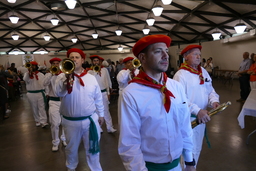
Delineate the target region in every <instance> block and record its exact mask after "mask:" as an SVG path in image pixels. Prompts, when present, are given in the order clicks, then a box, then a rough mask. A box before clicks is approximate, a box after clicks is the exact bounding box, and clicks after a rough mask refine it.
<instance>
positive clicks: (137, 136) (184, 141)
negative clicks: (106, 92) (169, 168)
mask: <svg viewBox="0 0 256 171" xmlns="http://www.w3.org/2000/svg"><path fill="white" fill-rule="evenodd" d="M166 87H167V89H168V90H170V91H171V92H172V93H173V95H174V96H175V98H173V97H171V108H170V111H169V112H168V113H167V112H166V110H165V108H164V104H163V95H162V93H161V92H160V90H159V89H155V88H151V87H148V86H144V85H141V84H137V83H131V84H129V85H128V86H127V87H126V88H125V89H124V90H123V93H122V95H121V124H120V138H119V148H118V151H119V155H120V157H121V158H122V160H123V163H124V166H125V168H126V170H130V171H138V170H139V171H146V170H147V168H146V167H145V161H148V162H153V163H166V162H171V161H173V160H175V159H177V158H179V157H180V156H181V154H182V151H183V150H184V159H185V161H192V160H193V156H192V148H193V143H192V134H193V133H192V128H191V122H190V113H189V108H188V103H187V98H186V95H185V92H184V89H183V87H182V85H181V84H180V83H178V82H177V81H174V80H171V79H169V78H168V80H167V84H166Z"/></svg>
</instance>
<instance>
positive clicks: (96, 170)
mask: <svg viewBox="0 0 256 171" xmlns="http://www.w3.org/2000/svg"><path fill="white" fill-rule="evenodd" d="M91 118H92V119H93V120H94V122H95V125H96V127H97V132H98V137H99V141H100V125H99V122H98V118H99V117H98V115H97V114H96V113H95V114H93V115H92V116H91ZM90 123H91V122H90V120H89V119H85V120H82V121H70V120H66V119H65V118H63V119H62V125H63V127H64V132H65V135H66V139H67V146H66V148H65V152H66V166H67V168H69V169H75V168H76V167H77V165H78V148H79V145H80V142H81V141H83V145H84V148H85V151H86V152H85V155H86V160H87V163H88V166H89V168H90V169H91V171H102V168H101V165H100V158H99V156H100V153H97V154H91V153H89V127H90Z"/></svg>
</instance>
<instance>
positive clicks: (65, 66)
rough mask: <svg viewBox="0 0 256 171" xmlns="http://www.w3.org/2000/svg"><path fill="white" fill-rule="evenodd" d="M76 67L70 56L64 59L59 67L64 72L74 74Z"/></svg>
mask: <svg viewBox="0 0 256 171" xmlns="http://www.w3.org/2000/svg"><path fill="white" fill-rule="evenodd" d="M75 67H76V65H75V63H74V62H73V61H72V60H71V59H69V58H65V59H63V60H62V61H60V64H59V68H60V70H61V71H62V72H63V73H64V74H72V73H73V72H74V70H75Z"/></svg>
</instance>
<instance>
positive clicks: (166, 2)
mask: <svg viewBox="0 0 256 171" xmlns="http://www.w3.org/2000/svg"><path fill="white" fill-rule="evenodd" d="M162 3H163V4H164V5H169V4H171V3H172V0H162Z"/></svg>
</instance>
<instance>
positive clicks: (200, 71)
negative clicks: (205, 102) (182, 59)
mask: <svg viewBox="0 0 256 171" xmlns="http://www.w3.org/2000/svg"><path fill="white" fill-rule="evenodd" d="M180 69H184V70H187V71H189V72H191V73H193V74H196V75H199V79H200V84H204V77H203V73H202V68H201V66H200V65H198V66H197V70H195V69H194V68H192V67H191V66H189V65H188V64H187V63H182V64H181V66H180Z"/></svg>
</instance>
